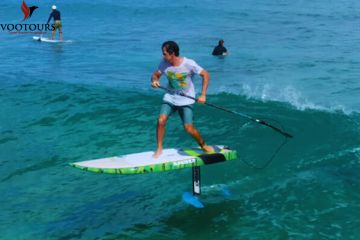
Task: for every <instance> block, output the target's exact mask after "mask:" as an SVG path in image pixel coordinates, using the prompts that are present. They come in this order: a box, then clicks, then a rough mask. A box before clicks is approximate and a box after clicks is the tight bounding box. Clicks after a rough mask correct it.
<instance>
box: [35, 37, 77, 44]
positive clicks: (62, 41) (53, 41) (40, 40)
mask: <svg viewBox="0 0 360 240" xmlns="http://www.w3.org/2000/svg"><path fill="white" fill-rule="evenodd" d="M33 39H34V40H35V41H39V42H49V43H71V42H72V41H71V40H61V41H60V40H52V39H49V38H44V37H33Z"/></svg>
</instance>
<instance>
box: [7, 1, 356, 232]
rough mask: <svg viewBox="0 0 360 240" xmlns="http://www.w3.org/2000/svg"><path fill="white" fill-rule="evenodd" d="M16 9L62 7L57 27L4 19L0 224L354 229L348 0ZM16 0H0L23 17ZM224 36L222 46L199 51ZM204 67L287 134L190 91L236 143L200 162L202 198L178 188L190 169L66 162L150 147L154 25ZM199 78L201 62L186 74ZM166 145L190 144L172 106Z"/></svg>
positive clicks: (102, 228) (224, 93)
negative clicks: (93, 168)
mask: <svg viewBox="0 0 360 240" xmlns="http://www.w3.org/2000/svg"><path fill="white" fill-rule="evenodd" d="M26 3H27V4H28V5H29V6H33V5H36V6H38V7H39V9H37V10H36V11H35V12H34V13H33V16H32V17H31V19H29V20H27V23H43V22H45V21H46V20H47V17H48V14H49V11H50V7H51V5H52V4H54V3H55V4H56V5H57V6H58V9H59V10H60V11H61V12H62V18H63V32H64V39H71V40H73V42H72V43H66V44H65V43H64V44H47V43H39V42H35V41H33V40H32V35H31V34H30V35H26V34H21V35H20V34H13V35H12V34H8V33H6V32H4V31H1V32H0V39H1V41H0V59H1V64H0V89H1V91H0V191H1V196H0V239H359V238H360V237H359V236H360V220H359V219H360V181H359V177H358V174H359V173H358V171H360V98H359V93H360V83H359V77H360V61H359V52H360V47H359V46H360V45H359V44H358V43H359V40H360V34H359V20H360V17H359V13H358V9H359V7H360V4H359V2H358V1H354V0H350V1H343V0H340V1H324V0H316V1H296V0H295V1H289V0H284V1H249V0H245V1H225V2H219V1H213V0H206V1H187V0H185V1H179V2H168V1H128V0H126V1H113V0H104V1H98V0H94V1H84V0H80V1H69V0H64V1H57V2H51V1H35V0H33V1H30V0H28V1H26ZM20 4H21V1H20V0H19V1H15V0H7V1H5V2H2V3H0V23H13V24H16V23H20V22H21V20H22V19H23V14H22V12H21V10H20ZM220 38H223V39H224V40H225V46H226V47H227V48H228V50H229V51H230V55H229V56H227V57H226V58H216V57H213V56H211V55H210V53H211V51H212V48H213V47H214V46H215V45H216V43H217V41H218V40H219V39H220ZM169 39H171V40H175V41H177V42H178V43H179V45H180V49H181V55H183V56H186V57H188V58H192V59H194V60H196V61H197V62H198V63H199V64H200V65H201V66H203V67H204V68H205V69H207V70H208V71H209V73H210V74H211V83H210V86H209V91H208V99H207V100H208V102H211V103H213V104H217V105H220V106H223V107H226V108H228V109H231V110H234V111H238V112H241V113H245V114H248V115H250V116H254V117H257V118H260V119H264V120H266V121H268V122H269V123H272V124H274V125H276V126H280V125H281V126H282V127H283V128H284V129H285V130H286V131H288V132H290V133H292V134H293V135H294V136H295V137H294V139H292V140H291V141H289V142H288V144H287V145H285V147H284V148H283V149H282V150H281V151H280V152H279V154H278V155H277V156H276V158H275V159H274V160H273V161H272V162H271V164H270V165H269V166H268V167H267V168H265V169H263V170H257V169H253V168H251V167H249V166H248V165H247V164H246V163H245V162H248V163H252V164H255V165H257V166H262V165H263V164H265V163H266V161H267V160H268V159H269V158H270V157H271V154H272V153H273V152H274V151H275V149H276V147H277V146H278V145H279V144H281V142H282V140H283V139H282V137H281V136H280V135H278V134H276V133H275V132H274V131H272V130H270V129H268V128H265V127H262V126H259V125H255V124H253V123H249V122H247V121H246V119H243V118H240V117H238V116H235V115H232V114H228V113H225V112H221V111H219V110H215V109H211V108H209V107H207V106H200V105H197V106H196V109H195V124H196V126H197V127H198V129H199V131H200V132H201V133H202V135H203V136H204V138H205V139H206V141H207V142H208V143H209V144H223V145H228V146H230V147H232V148H233V149H235V150H237V152H238V155H239V158H238V159H237V160H235V161H231V162H226V163H223V164H217V165H210V166H206V167H203V168H202V183H203V194H202V196H201V198H200V199H201V201H202V202H203V203H204V205H205V208H203V209H196V208H194V207H192V206H190V205H187V204H186V203H184V202H183V201H182V199H181V196H182V193H183V192H186V191H191V170H190V169H184V170H181V171H171V172H164V173H156V174H141V175H132V176H121V175H105V174H94V173H89V172H83V171H80V170H77V169H74V168H72V167H70V166H69V165H68V163H70V162H75V161H81V160H87V159H95V158H101V157H106V156H114V155H119V154H127V153H134V152H140V151H148V150H153V149H154V148H155V147H156V142H155V126H156V119H157V115H158V111H159V106H160V103H161V98H162V94H163V93H162V92H161V90H152V89H151V88H150V85H149V79H150V75H151V73H152V72H153V70H155V68H156V67H157V65H158V63H159V61H160V60H161V51H160V46H161V44H162V42H163V41H166V40H169ZM162 83H163V84H165V83H166V80H165V79H162ZM196 86H197V88H198V90H199V89H200V86H201V80H200V78H197V79H196ZM165 145H166V147H189V146H195V142H194V141H193V140H192V139H191V138H190V137H189V136H188V135H187V134H186V133H185V132H184V131H183V129H182V127H181V122H180V120H179V118H178V117H177V116H173V117H172V118H171V121H170V122H169V124H168V127H167V135H166V138H165Z"/></svg>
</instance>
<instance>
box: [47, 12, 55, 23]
mask: <svg viewBox="0 0 360 240" xmlns="http://www.w3.org/2000/svg"><path fill="white" fill-rule="evenodd" d="M52 17H53V12H51V13H50V16H49V19H48V20H47V23H46V24H49V22H50V20H51V18H52Z"/></svg>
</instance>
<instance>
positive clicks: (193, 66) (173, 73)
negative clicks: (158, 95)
mask: <svg viewBox="0 0 360 240" xmlns="http://www.w3.org/2000/svg"><path fill="white" fill-rule="evenodd" d="M158 70H159V71H160V73H161V75H163V74H165V76H166V77H167V79H168V86H167V88H168V89H169V90H170V92H168V93H166V94H165V95H164V98H163V100H164V101H165V102H169V103H171V104H173V105H175V106H184V105H190V104H193V103H194V102H195V101H194V100H192V99H190V98H187V97H183V96H180V95H178V94H175V93H171V90H173V91H175V92H179V91H180V92H182V93H184V94H186V95H189V96H191V97H195V88H194V83H193V77H194V74H200V72H201V71H202V70H203V68H202V67H200V66H199V65H198V64H197V63H196V62H195V61H194V60H192V59H188V58H185V57H184V58H183V61H182V63H181V64H180V66H176V67H175V66H172V65H171V64H170V63H168V62H166V61H164V60H163V61H161V63H160V65H159V67H158Z"/></svg>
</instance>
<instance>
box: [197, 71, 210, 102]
mask: <svg viewBox="0 0 360 240" xmlns="http://www.w3.org/2000/svg"><path fill="white" fill-rule="evenodd" d="M200 76H201V77H202V79H203V81H202V88H201V95H200V97H198V102H199V103H205V102H206V91H207V88H208V86H209V80H210V75H209V73H208V72H207V71H206V70H202V71H201V72H200Z"/></svg>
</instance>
